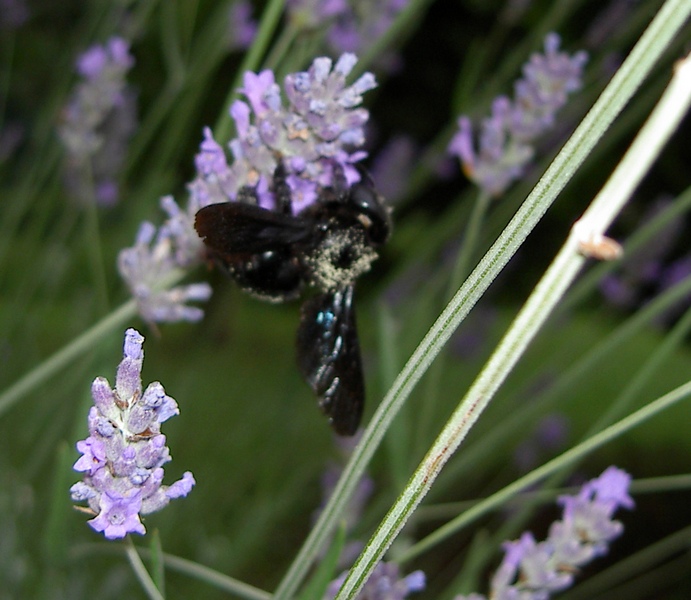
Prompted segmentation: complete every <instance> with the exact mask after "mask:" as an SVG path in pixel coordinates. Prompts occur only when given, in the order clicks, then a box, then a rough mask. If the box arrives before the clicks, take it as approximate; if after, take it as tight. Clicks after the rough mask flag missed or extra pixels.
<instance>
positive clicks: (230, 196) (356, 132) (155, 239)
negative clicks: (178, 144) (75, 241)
mask: <svg viewBox="0 0 691 600" xmlns="http://www.w3.org/2000/svg"><path fill="white" fill-rule="evenodd" d="M356 62H357V58H356V57H355V55H353V54H344V55H342V56H341V57H340V58H339V59H338V61H336V63H335V64H333V62H332V61H331V59H329V58H326V57H321V58H317V59H315V60H314V61H313V62H312V65H311V66H310V68H309V69H308V70H307V71H304V72H299V73H292V74H289V75H287V76H286V78H285V80H284V85H283V91H284V93H285V96H286V99H287V102H285V103H284V101H283V98H282V97H281V90H280V88H279V86H278V84H277V83H276V81H275V76H274V74H273V72H272V71H270V70H265V71H262V72H260V73H252V72H247V73H245V76H244V82H243V87H242V89H241V90H240V91H241V92H242V93H243V94H244V95H245V97H246V98H247V102H244V101H242V100H237V101H235V102H234V103H233V104H232V106H231V108H230V115H231V117H232V118H233V119H234V121H235V125H236V130H237V137H235V138H234V139H232V140H231V141H230V142H229V143H228V148H229V150H230V153H231V155H232V160H231V161H230V162H229V160H228V157H227V156H226V152H225V150H224V148H223V147H222V146H221V145H220V144H219V143H218V142H217V141H216V140H215V139H214V136H213V133H212V131H211V129H210V128H208V127H207V128H205V129H204V139H203V141H202V142H201V145H200V151H199V153H198V154H197V156H196V157H195V165H196V169H197V175H196V177H195V178H194V180H193V181H192V182H191V183H190V184H189V186H188V189H189V199H188V203H187V206H186V208H185V209H182V208H181V207H180V206H178V205H177V204H176V202H175V201H174V200H173V198H172V197H170V196H167V197H165V198H163V199H162V200H161V205H162V207H163V209H164V210H165V211H166V213H167V214H168V217H169V218H168V219H167V220H166V222H165V223H164V225H163V226H162V227H160V228H159V229H158V230H156V227H155V226H154V225H153V224H151V223H146V222H145V223H143V224H142V226H141V228H140V230H139V233H138V234H137V238H136V242H135V245H134V246H132V247H130V248H125V249H124V250H122V251H121V252H120V254H119V256H118V270H119V272H120V275H121V276H122V278H123V279H124V280H125V282H126V283H127V285H128V287H129V289H130V291H131V292H132V295H133V296H134V298H135V299H136V301H137V307H138V310H139V313H140V314H141V315H142V317H143V318H144V319H145V320H146V321H148V322H162V321H168V322H171V321H179V320H187V321H196V320H198V319H200V318H201V317H202V315H203V312H202V310H201V309H199V308H196V307H192V306H188V305H187V304H186V303H187V302H188V301H197V300H199V301H203V300H207V299H208V298H209V297H210V295H211V288H210V287H209V286H208V285H207V284H205V283H199V284H191V285H187V286H177V287H173V288H172V289H171V282H172V281H174V280H175V279H176V277H179V276H180V275H181V274H182V273H184V272H185V271H187V270H189V269H191V268H192V267H194V266H196V265H198V264H200V263H201V262H202V261H203V258H204V245H203V243H202V241H201V240H200V239H199V236H198V235H197V232H196V231H195V229H194V216H195V214H196V213H197V211H198V210H199V209H200V208H202V207H204V206H207V205H209V204H215V203H218V202H229V201H235V200H236V199H237V198H238V193H239V192H240V191H241V190H242V189H243V188H245V187H251V188H253V189H254V190H255V191H256V196H257V199H258V202H259V205H260V206H262V207H264V208H267V209H273V208H274V207H275V202H274V195H273V192H272V191H271V189H270V188H271V181H272V178H273V174H274V170H275V168H276V165H277V161H278V159H279V157H280V159H281V160H283V162H284V165H285V167H286V169H287V172H288V177H287V182H288V185H289V186H290V188H291V193H292V195H293V210H294V211H295V212H296V213H297V212H300V211H301V210H303V209H304V208H306V207H307V206H309V205H310V204H311V203H313V202H314V201H315V200H316V199H317V197H318V195H319V193H320V190H321V188H323V187H328V186H331V185H332V184H333V183H334V177H335V172H336V171H338V172H342V173H343V174H344V175H345V177H346V180H347V182H348V184H349V185H350V184H353V183H355V182H357V181H359V179H360V174H359V172H358V170H357V168H356V167H355V164H356V163H357V162H358V161H360V160H362V159H363V158H364V157H365V156H366V153H365V152H363V151H362V150H360V149H359V148H360V147H361V146H362V145H363V144H364V141H365V135H364V129H363V128H364V125H365V123H366V122H367V119H368V118H369V113H368V111H367V110H366V109H364V108H362V107H361V106H360V104H361V102H362V94H363V93H365V92H366V91H368V90H370V89H372V88H373V87H375V85H376V83H375V80H374V76H373V75H372V74H371V73H365V74H363V75H362V76H361V77H359V78H358V79H357V80H356V81H355V82H353V83H352V84H350V85H346V77H347V76H348V75H349V74H350V72H351V71H352V69H353V67H354V66H355V64H356Z"/></svg>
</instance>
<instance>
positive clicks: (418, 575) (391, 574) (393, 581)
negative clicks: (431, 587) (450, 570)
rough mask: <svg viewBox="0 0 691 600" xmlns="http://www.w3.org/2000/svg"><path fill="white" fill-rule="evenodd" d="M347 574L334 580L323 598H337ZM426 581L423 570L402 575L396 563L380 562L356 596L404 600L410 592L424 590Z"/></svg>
mask: <svg viewBox="0 0 691 600" xmlns="http://www.w3.org/2000/svg"><path fill="white" fill-rule="evenodd" d="M347 576H348V572H347V571H346V572H345V573H342V574H341V575H340V576H339V577H338V579H335V580H334V581H332V582H331V583H330V584H329V587H328V588H327V590H326V593H325V594H324V597H323V600H332V599H333V598H335V597H336V594H337V593H338V590H339V589H340V588H341V586H342V585H343V582H344V581H345V579H346V577H347ZM425 583H426V581H425V574H424V573H423V572H422V571H413V572H412V573H411V574H410V575H406V576H405V577H401V574H400V569H399V568H398V565H397V564H396V563H385V562H380V563H379V564H378V565H377V566H376V567H375V568H374V571H372V575H370V578H369V579H368V580H367V583H365V585H364V587H363V588H362V590H361V591H360V593H359V594H358V595H357V596H356V598H357V600H403V599H404V598H407V597H408V595H409V594H412V593H415V592H421V591H423V590H424V589H425Z"/></svg>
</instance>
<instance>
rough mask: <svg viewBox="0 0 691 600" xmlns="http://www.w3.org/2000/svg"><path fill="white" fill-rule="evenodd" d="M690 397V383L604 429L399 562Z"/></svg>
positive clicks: (452, 523) (472, 510) (469, 512)
mask: <svg viewBox="0 0 691 600" xmlns="http://www.w3.org/2000/svg"><path fill="white" fill-rule="evenodd" d="M690 395H691V382H688V383H685V384H684V385H682V386H679V387H678V388H676V389H674V390H672V391H671V392H669V393H667V394H665V395H664V396H662V397H660V398H658V399H657V400H654V401H653V402H651V403H649V404H646V405H645V406H644V407H643V408H641V409H639V410H637V411H636V412H634V413H632V414H630V415H629V416H628V417H626V418H624V419H622V420H621V421H619V422H617V423H615V424H614V425H611V426H610V427H607V428H606V429H603V430H602V431H601V432H600V433H598V434H597V435H594V436H592V437H591V438H589V439H587V440H585V441H584V442H581V443H580V444H578V445H576V446H574V447H573V448H571V449H570V450H568V451H567V452H564V453H563V454H561V455H560V456H558V457H556V458H554V459H552V460H550V461H549V462H547V463H545V464H544V465H542V466H541V467H538V468H537V469H535V470H534V471H531V472H530V473H528V474H527V475H525V476H523V477H521V478H520V479H517V480H516V481H514V482H513V483H512V484H510V485H508V486H506V487H505V488H503V489H501V490H499V491H498V492H496V493H494V494H492V495H491V496H489V497H487V498H485V499H484V500H482V501H481V502H478V503H477V504H476V505H475V506H473V507H472V508H470V509H469V510H467V511H466V512H464V513H463V514H461V515H459V516H458V517H456V518H455V519H453V520H451V521H449V522H448V523H446V525H444V526H442V527H440V528H439V529H437V530H436V531H434V533H432V534H430V535H428V536H427V537H426V538H424V539H422V540H420V541H419V542H418V543H417V544H415V545H414V546H411V547H410V548H409V549H408V550H407V551H406V552H404V553H403V554H401V555H400V556H399V561H400V562H406V561H409V560H410V559H412V558H414V557H416V556H419V555H420V554H422V553H423V552H425V551H426V550H428V549H430V548H432V547H433V546H435V545H436V544H438V543H439V542H440V541H441V540H443V539H445V538H447V537H449V536H450V535H452V534H454V533H455V532H457V531H459V530H460V529H462V528H463V527H465V526H467V525H468V524H470V523H472V522H473V521H476V520H477V519H479V518H480V517H482V516H483V515H485V514H487V513H488V512H490V511H492V510H494V509H496V508H499V507H500V506H502V505H503V504H505V503H506V502H508V501H509V500H510V499H511V498H513V497H514V496H515V495H516V494H518V493H520V492H521V491H523V490H525V489H526V488H528V487H530V486H531V485H534V484H535V483H537V482H539V481H540V480H542V479H544V478H545V477H547V476H548V475H551V474H553V473H556V472H557V471H560V470H562V469H563V468H564V467H566V466H568V465H570V464H572V463H574V462H576V461H577V460H580V459H581V458H583V457H584V456H586V455H588V454H590V453H591V452H594V451H595V450H597V449H598V448H600V447H602V446H603V445H605V444H606V443H608V442H611V441H612V440H613V439H615V438H617V437H619V436H621V435H623V434H625V433H627V432H628V431H630V430H631V429H633V428H634V427H637V426H638V425H640V424H642V423H644V422H646V421H648V420H650V419H651V418H653V417H654V416H655V415H657V414H659V413H661V412H662V411H664V410H666V409H667V408H670V407H671V406H674V405H675V404H676V403H677V402H680V401H681V400H683V399H685V398H687V397H688V396H690ZM687 483H688V482H687Z"/></svg>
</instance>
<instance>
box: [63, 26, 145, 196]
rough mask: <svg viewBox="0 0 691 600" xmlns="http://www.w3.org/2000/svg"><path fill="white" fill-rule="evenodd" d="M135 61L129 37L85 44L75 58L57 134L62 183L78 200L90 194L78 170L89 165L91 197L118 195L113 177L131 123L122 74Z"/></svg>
mask: <svg viewBox="0 0 691 600" xmlns="http://www.w3.org/2000/svg"><path fill="white" fill-rule="evenodd" d="M133 65H134V58H133V57H132V55H131V54H130V47H129V42H128V41H126V40H124V39H123V38H119V37H112V38H110V39H109V40H108V42H107V43H106V44H103V45H101V44H96V45H94V46H91V47H90V48H88V49H87V50H86V51H85V52H84V53H83V54H82V55H81V56H80V57H79V58H78V60H77V65H76V68H77V71H78V73H79V75H80V77H81V81H80V82H79V83H78V84H77V86H76V87H75V90H74V92H73V94H72V96H71V98H70V100H69V102H68V104H67V105H66V106H65V107H64V108H63V111H62V115H61V117H62V119H61V124H60V127H59V131H58V133H59V135H60V139H61V141H62V143H63V145H64V146H65V150H66V153H67V164H66V173H65V175H66V183H67V186H68V188H69V189H70V191H71V192H72V193H73V194H74V195H75V196H76V197H78V198H79V199H80V200H83V201H87V200H88V199H90V190H89V189H87V188H85V184H84V183H83V182H82V181H81V179H82V175H81V174H80V169H83V168H84V165H85V164H90V171H91V173H92V177H93V179H94V181H95V183H96V186H95V187H96V200H97V201H98V202H99V203H100V204H102V205H112V204H114V203H115V202H116V201H117V199H118V186H117V179H118V175H119V173H120V170H121V169H122V165H123V164H124V161H125V154H126V151H127V144H128V142H129V139H130V137H131V136H132V135H133V133H134V130H135V126H136V94H135V93H134V91H133V90H132V89H131V88H130V87H129V86H128V85H127V81H126V77H127V74H128V72H129V71H130V69H131V68H132V67H133Z"/></svg>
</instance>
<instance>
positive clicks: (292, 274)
mask: <svg viewBox="0 0 691 600" xmlns="http://www.w3.org/2000/svg"><path fill="white" fill-rule="evenodd" d="M360 175H361V180H360V182H358V183H355V184H354V185H352V186H350V187H348V185H347V184H346V179H345V176H344V174H343V171H342V170H341V169H339V168H338V166H335V167H334V179H335V182H334V185H333V187H328V188H324V189H323V190H322V191H321V193H320V195H319V197H318V198H317V200H316V201H315V202H314V203H313V204H312V205H310V206H309V207H308V208H306V209H304V210H303V211H301V212H300V213H299V214H297V215H294V214H293V212H292V200H291V190H290V187H289V186H288V184H287V182H286V170H285V167H284V165H283V163H282V162H280V161H279V162H278V165H277V167H276V170H275V172H274V176H273V192H274V195H275V198H276V204H277V210H268V209H265V208H262V207H260V206H259V205H258V203H257V196H256V191H255V190H254V189H253V188H249V187H245V188H243V189H242V190H241V191H240V193H239V194H238V199H237V201H235V202H224V203H220V204H211V205H209V206H206V207H204V208H202V209H201V210H199V211H198V212H197V215H196V219H195V225H194V226H195V228H196V230H197V233H198V234H199V236H200V237H201V238H202V239H203V240H204V243H205V244H206V246H207V249H208V251H209V254H210V255H211V256H212V257H213V258H214V259H215V261H216V262H217V263H218V264H220V265H221V267H222V268H224V269H225V270H226V271H227V272H228V274H229V275H230V276H231V277H232V278H233V279H235V281H236V282H237V283H238V285H239V286H240V287H241V288H243V289H244V290H245V291H247V292H249V293H251V294H252V295H254V296H256V297H259V298H261V299H264V300H269V301H272V302H282V301H285V300H292V299H295V298H297V297H299V296H300V295H301V293H302V292H303V290H304V289H305V288H306V287H311V288H315V289H316V290H317V291H318V292H319V293H318V294H317V295H316V296H313V297H311V298H308V299H307V300H305V302H304V303H303V305H302V309H301V317H300V326H299V328H298V332H297V357H298V365H299V367H300V371H301V372H302V374H303V376H304V377H305V379H306V380H307V382H308V383H309V384H310V386H311V387H312V389H313V390H314V392H315V393H316V395H317V396H318V398H319V406H320V407H321V409H322V410H323V411H324V413H325V414H326V416H327V417H328V419H329V422H330V423H331V426H332V427H333V428H334V430H335V431H336V433H338V434H339V435H353V434H354V433H355V431H356V430H357V428H358V426H359V424H360V419H361V418H362V411H363V407H364V401H365V384H364V380H363V374H362V361H361V358H360V345H359V341H358V335H357V328H356V324H355V308H354V304H353V287H354V283H355V280H356V279H357V278H358V277H359V276H360V275H361V274H362V273H364V272H366V271H367V270H369V267H370V264H371V262H372V261H373V260H375V259H376V258H377V252H376V249H377V248H378V247H379V246H381V245H382V244H383V243H384V242H385V241H386V240H387V238H388V237H389V233H390V231H391V220H390V216H389V209H388V207H387V206H386V205H385V203H384V200H383V198H382V197H381V196H380V195H379V194H378V193H377V192H376V190H375V189H374V185H373V183H372V180H371V178H370V177H369V176H368V175H367V174H366V173H365V172H364V171H361V172H360Z"/></svg>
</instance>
